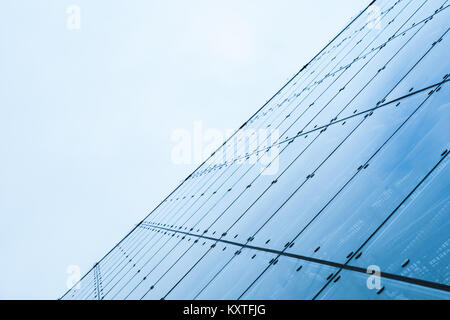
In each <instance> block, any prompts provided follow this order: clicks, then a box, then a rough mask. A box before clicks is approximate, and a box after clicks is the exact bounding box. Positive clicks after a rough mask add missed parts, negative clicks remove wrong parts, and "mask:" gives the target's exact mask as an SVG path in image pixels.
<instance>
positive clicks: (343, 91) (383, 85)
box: [61, 0, 450, 299]
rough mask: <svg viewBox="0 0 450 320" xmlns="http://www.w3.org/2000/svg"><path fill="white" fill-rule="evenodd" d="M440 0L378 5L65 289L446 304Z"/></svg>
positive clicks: (104, 294)
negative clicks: (75, 282) (435, 301)
mask: <svg viewBox="0 0 450 320" xmlns="http://www.w3.org/2000/svg"><path fill="white" fill-rule="evenodd" d="M449 5H450V3H449V1H445V0H398V1H393V0H379V1H373V2H372V3H371V4H370V5H369V6H368V7H367V8H365V9H364V10H363V11H362V12H361V13H360V14H358V15H357V16H356V18H354V19H353V20H352V21H351V22H350V23H349V24H348V25H347V26H346V27H345V28H344V29H343V30H342V31H341V32H340V33H339V34H338V35H337V36H336V37H335V38H334V39H333V40H332V41H331V42H329V44H328V45H327V46H326V47H325V48H324V49H322V50H321V51H320V52H319V53H318V54H317V55H316V56H315V57H314V58H313V59H312V60H311V61H310V62H309V63H307V64H306V65H305V66H304V67H302V68H301V70H300V71H299V72H298V73H297V74H296V75H295V76H294V77H293V78H292V79H290V80H289V81H288V82H287V83H286V84H285V85H284V86H283V87H282V88H281V89H280V90H279V91H278V92H277V93H276V94H275V95H274V96H273V97H272V98H271V99H270V100H269V101H268V102H267V103H266V104H265V105H264V106H262V107H261V108H260V109H259V110H258V111H257V112H256V113H255V114H254V115H253V116H252V117H251V118H250V119H248V120H247V121H245V122H244V124H243V125H242V126H241V127H240V128H239V129H238V130H237V131H236V132H235V133H234V135H233V136H231V137H230V138H229V139H228V140H227V141H226V142H225V143H223V145H222V146H221V147H220V148H219V149H218V150H217V151H216V152H214V153H213V154H212V155H211V156H210V157H209V158H208V159H207V160H206V161H205V162H204V163H202V164H201V165H200V166H199V167H198V168H197V169H196V170H195V171H194V172H193V173H191V174H190V175H189V176H188V177H187V178H186V179H185V180H184V181H183V182H182V183H181V184H180V185H179V186H178V187H177V188H176V189H175V190H174V191H173V192H172V193H171V194H170V195H169V196H168V197H167V198H166V199H164V200H163V201H162V202H161V203H160V204H159V205H158V206H157V207H156V208H155V209H154V210H153V211H152V212H151V213H150V214H149V215H148V216H147V217H146V218H145V219H144V220H142V221H141V222H140V223H139V224H138V225H137V226H136V227H135V228H134V229H133V230H132V231H131V232H130V233H129V234H128V235H127V236H126V237H125V238H124V239H123V240H122V241H120V242H119V243H118V244H117V245H116V246H115V247H114V248H113V249H112V250H111V251H110V252H109V253H107V254H106V255H105V256H104V257H103V258H102V259H101V260H100V261H99V262H98V263H97V264H96V265H95V266H94V267H93V268H92V269H91V270H90V271H89V272H88V273H87V274H86V275H85V276H84V277H83V278H82V279H81V280H80V281H79V283H78V284H77V285H76V286H74V287H73V288H72V289H70V290H68V291H67V292H66V293H65V294H64V295H63V296H62V297H61V299H449V298H450V167H449V165H448V162H449V161H448V159H449V157H448V155H449V150H450V130H449V123H450V90H449V85H448V82H449V80H450V76H449V73H450V59H449V52H450V34H449V26H450V9H449ZM258 130H265V132H268V133H269V134H267V135H266V137H265V138H264V139H262V138H261V136H260V135H258V134H254V133H255V132H258ZM249 132H251V134H249ZM243 140H246V141H250V143H242V144H240V143H238V142H239V141H243ZM236 146H237V147H236Z"/></svg>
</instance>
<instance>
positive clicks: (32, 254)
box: [0, 0, 370, 299]
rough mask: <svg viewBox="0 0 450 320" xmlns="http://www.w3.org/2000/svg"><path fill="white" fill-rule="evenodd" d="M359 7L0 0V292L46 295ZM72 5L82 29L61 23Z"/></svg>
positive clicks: (253, 1)
mask: <svg viewBox="0 0 450 320" xmlns="http://www.w3.org/2000/svg"><path fill="white" fill-rule="evenodd" d="M369 2H370V1H365V0H342V1H336V0H317V1H301V0H276V1H275V0H270V1H269V0H227V1H221V0H190V1H182V0H177V1H175V0H169V1H167V0H166V1H162V0H160V1H157V0H151V1H150V0H133V1H125V0H121V1H119V0H70V1H69V0H4V1H2V2H1V4H0V26H1V28H0V74H1V75H0V218H1V222H0V250H1V252H2V254H1V256H0V259H1V260H0V261H1V263H0V299H16V298H22V299H56V298H58V297H59V296H61V295H62V294H63V293H64V292H65V291H66V290H67V287H66V280H67V277H68V274H67V273H66V271H67V268H68V266H70V265H76V266H79V267H80V268H81V273H82V274H84V273H86V272H87V271H88V270H89V269H90V268H91V267H92V266H93V265H94V263H95V262H96V261H98V260H100V259H101V257H102V256H103V255H104V254H105V253H106V252H107V251H109V250H110V249H111V248H112V247H113V246H114V245H115V244H116V243H117V242H118V241H119V240H120V239H121V238H122V237H123V236H124V235H125V234H126V233H127V232H128V231H129V230H130V229H131V228H132V227H133V226H134V225H135V224H136V223H138V222H139V221H140V220H142V219H143V218H144V217H145V216H146V215H147V213H148V212H149V211H150V210H151V209H153V208H154V207H155V206H156V205H157V204H158V203H159V202H160V201H161V200H162V199H163V198H164V197H165V196H167V194H169V193H170V191H171V190H172V189H173V188H174V187H176V185H177V184H178V183H179V182H180V181H181V180H182V179H184V178H185V177H186V176H187V175H188V174H189V173H190V172H191V171H192V170H193V169H195V167H196V166H195V164H190V165H176V164H174V163H173V162H172V161H171V150H172V148H173V147H174V142H173V141H172V140H171V135H172V133H173V132H174V131H175V130H177V129H185V130H188V131H192V130H193V125H194V123H195V122H196V121H201V123H202V125H203V127H204V128H205V129H208V128H213V129H219V130H229V129H235V128H238V127H239V126H240V125H241V124H242V123H243V122H244V121H245V120H246V119H248V118H249V116H250V115H252V114H253V113H254V112H255V111H256V110H257V109H258V108H259V107H260V106H261V105H262V104H263V103H264V102H265V101H266V100H267V99H268V98H270V97H271V95H272V94H274V93H275V92H276V91H277V90H278V89H279V88H280V87H281V86H282V85H283V84H284V82H286V81H287V80H288V78H290V77H291V76H292V75H293V74H295V73H296V72H297V71H298V70H299V69H300V68H301V67H302V66H303V65H304V64H305V63H307V62H308V61H309V60H310V59H311V58H312V57H313V56H314V55H315V54H316V53H317V52H318V51H319V50H320V49H321V48H322V47H323V46H324V45H326V44H327V43H328V41H329V40H331V38H333V37H334V36H335V35H336V34H337V33H338V32H339V31H340V30H341V29H342V28H343V27H344V26H345V25H346V24H347V23H348V22H349V21H350V19H351V18H352V17H354V16H355V15H356V14H357V13H359V11H360V10H362V9H363V8H364V7H365V6H366V5H367V4H368V3H369ZM70 5H77V6H79V8H80V9H81V11H80V18H81V19H80V29H79V30H70V29H68V28H67V19H68V14H67V13H66V10H67V8H68V7H69V6H70Z"/></svg>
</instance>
